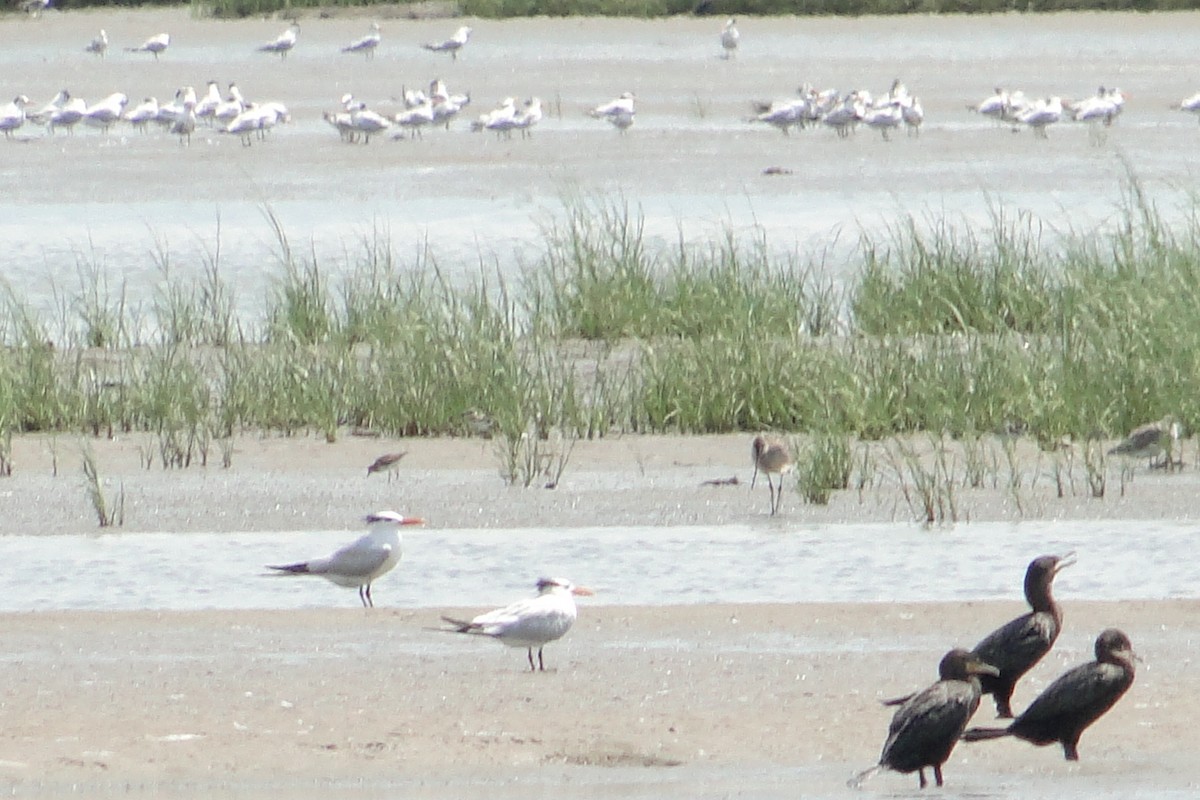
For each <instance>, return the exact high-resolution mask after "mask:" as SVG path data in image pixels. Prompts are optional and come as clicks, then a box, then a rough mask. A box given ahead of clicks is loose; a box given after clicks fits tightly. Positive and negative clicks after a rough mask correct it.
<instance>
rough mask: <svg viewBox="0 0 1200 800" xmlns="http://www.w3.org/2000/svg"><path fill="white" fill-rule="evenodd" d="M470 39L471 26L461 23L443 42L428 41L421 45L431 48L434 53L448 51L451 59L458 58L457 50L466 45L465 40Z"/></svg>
mask: <svg viewBox="0 0 1200 800" xmlns="http://www.w3.org/2000/svg"><path fill="white" fill-rule="evenodd" d="M470 40H471V28H469V27H468V26H466V25H463V26H462V27H461V28H459V29H458V30H456V31H455V32H454V35H453V36H451V37H450V38H449V39H446V40H445V41H444V42H429V43H428V44H423V45H421V46H422V47H424V48H425V49H426V50H432V51H433V52H435V53H449V54H450V57H451V58H453V59H456V60H457V59H458V51H459V50H461V49H463V48H464V47H466V46H467V42H469V41H470Z"/></svg>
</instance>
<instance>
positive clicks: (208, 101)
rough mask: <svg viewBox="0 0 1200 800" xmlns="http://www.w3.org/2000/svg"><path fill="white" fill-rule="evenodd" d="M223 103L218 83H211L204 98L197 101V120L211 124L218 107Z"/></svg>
mask: <svg viewBox="0 0 1200 800" xmlns="http://www.w3.org/2000/svg"><path fill="white" fill-rule="evenodd" d="M221 102H222V101H221V89H220V88H219V87H218V86H217V82H216V81H209V82H208V91H206V92H205V93H204V97H201V98H200V99H199V100H197V101H196V119H197V120H198V121H204V122H207V123H211V122H212V121H213V114H215V113H216V111H217V106H219V105H221Z"/></svg>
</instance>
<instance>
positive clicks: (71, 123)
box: [46, 97, 87, 134]
mask: <svg viewBox="0 0 1200 800" xmlns="http://www.w3.org/2000/svg"><path fill="white" fill-rule="evenodd" d="M85 111H87V103H85V102H84V101H83V98H82V97H72V98H71V99H70V100H68V101H67V102H66V103H64V104H63V106H62V108H59V109H57V110H56V111H53V112H51V114H50V119H49V120H48V121H47V122H46V127H47V128H48V129H49V130H50V133H54V131H55V130H56V129H58V128H66V129H67V133H69V134H74V133H75V126H76V125H77V124H78V123H79V121H80V120H81V119H83V113H84V112H85Z"/></svg>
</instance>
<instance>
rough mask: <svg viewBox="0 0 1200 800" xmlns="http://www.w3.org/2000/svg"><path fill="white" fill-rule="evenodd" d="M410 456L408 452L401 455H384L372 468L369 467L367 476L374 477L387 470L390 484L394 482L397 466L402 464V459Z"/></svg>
mask: <svg viewBox="0 0 1200 800" xmlns="http://www.w3.org/2000/svg"><path fill="white" fill-rule="evenodd" d="M406 455H408V451H407V450H405V451H402V452H399V453H384V454H383V455H381V456H380V457H379V458H377V459H375V460H374V461H373V462H372V463H371V466H369V467H367V474H368V475H374V474H375V473H376V472H383V471H384V470H387V476H388V483H391V482H392V476H393V475H395V474H396V465H398V464H399V463H400V459H402V458H404V457H405V456H406Z"/></svg>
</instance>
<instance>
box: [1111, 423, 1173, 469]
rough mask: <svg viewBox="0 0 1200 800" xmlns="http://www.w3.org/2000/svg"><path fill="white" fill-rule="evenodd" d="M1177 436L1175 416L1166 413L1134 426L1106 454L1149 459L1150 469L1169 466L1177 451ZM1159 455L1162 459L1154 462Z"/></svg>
mask: <svg viewBox="0 0 1200 800" xmlns="http://www.w3.org/2000/svg"><path fill="white" fill-rule="evenodd" d="M1179 436H1180V432H1179V423H1178V422H1177V421H1176V420H1175V417H1173V416H1171V415H1170V414H1168V415H1167V416H1165V417H1163V418H1162V419H1160V420H1159V421H1158V422H1150V423H1147V424H1145V425H1140V426H1138V427H1136V428H1134V429H1133V430H1132V431H1130V433H1129V436H1127V437H1126V438H1125V441H1123V442H1121V443H1120V444H1118V445H1117V446H1116V447H1114V448H1113V449H1111V450H1109V451H1108V454H1109V455H1110V456H1125V457H1127V458H1145V459H1149V460H1150V468H1151V469H1153V468H1155V467H1170V466H1171V464H1172V462H1173V460H1174V459H1175V457H1176V456H1177V455H1178V453H1179ZM1160 455H1161V456H1164V459H1163V460H1162V461H1159V462H1156V461H1155V460H1154V459H1155V458H1157V457H1158V456H1160Z"/></svg>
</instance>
